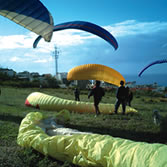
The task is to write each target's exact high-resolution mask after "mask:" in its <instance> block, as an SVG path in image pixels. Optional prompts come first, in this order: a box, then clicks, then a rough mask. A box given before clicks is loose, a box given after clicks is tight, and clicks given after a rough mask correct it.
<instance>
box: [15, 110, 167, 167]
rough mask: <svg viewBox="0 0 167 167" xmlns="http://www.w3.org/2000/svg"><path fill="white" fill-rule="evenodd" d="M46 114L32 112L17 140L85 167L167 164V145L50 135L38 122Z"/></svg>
mask: <svg viewBox="0 0 167 167" xmlns="http://www.w3.org/2000/svg"><path fill="white" fill-rule="evenodd" d="M42 119H43V115H42V113H40V112H30V113H28V114H27V116H26V117H25V118H24V119H23V120H22V122H21V124H20V127H19V133H18V136H17V143H18V144H19V145H20V146H21V147H31V148H33V149H35V150H37V151H39V152H40V153H42V154H44V155H49V156H51V157H53V158H55V159H57V160H60V161H69V162H71V163H73V164H76V165H79V166H82V167H89V166H94V167H134V166H135V167H166V166H167V158H166V155H167V146H166V145H164V144H148V143H145V142H134V141H131V140H126V139H121V138H114V137H112V136H108V135H100V134H79V135H78V134H75V135H68V136H67V135H56V136H48V135H47V134H45V132H44V131H43V130H42V129H41V128H40V127H39V126H38V125H37V124H38V123H39V121H40V120H42Z"/></svg>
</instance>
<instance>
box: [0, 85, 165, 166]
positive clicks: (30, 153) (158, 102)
mask: <svg viewBox="0 0 167 167" xmlns="http://www.w3.org/2000/svg"><path fill="white" fill-rule="evenodd" d="M1 90H2V94H1V96H0V167H5V166H6V167H7V166H9V167H16V166H17V167H20V166H24V167H30V166H31V167H33V166H34V167H37V166H40V167H46V166H47V167H53V166H55V167H59V166H62V167H74V165H72V164H70V163H68V162H59V161H56V160H55V159H52V158H50V157H45V156H43V155H41V154H40V153H38V152H36V151H34V150H32V149H24V148H21V147H20V146H18V145H17V135H18V129H19V125H20V123H21V121H22V119H23V118H24V117H25V116H26V114H27V113H29V112H35V111H39V110H36V109H33V108H28V107H26V106H25V105H24V102H25V99H26V97H27V96H28V95H29V94H30V93H32V92H35V91H39V89H38V88H36V89H35V88H33V89H30V88H24V89H23V88H11V87H2V88H1ZM41 92H43V93H46V94H49V95H53V96H58V97H61V98H65V99H74V96H73V91H72V90H71V89H42V90H41ZM87 94H88V91H86V90H85V91H81V96H80V98H81V100H82V101H93V99H92V98H91V99H89V100H88V98H87ZM102 102H103V103H115V92H106V95H105V97H104V98H103V100H102ZM132 107H134V108H135V109H137V110H138V113H137V114H134V115H114V114H113V115H102V114H101V115H99V116H98V117H96V118H95V117H94V116H95V115H94V114H86V113H85V114H79V113H71V120H70V122H68V123H67V124H66V126H67V127H70V128H75V129H78V130H80V131H90V132H94V133H100V134H108V135H111V136H114V137H121V138H125V139H131V140H134V141H144V142H149V143H163V144H167V132H166V128H167V119H166V116H167V99H166V98H163V97H160V96H156V95H155V96H154V95H153V94H151V95H141V94H135V95H134V100H133V101H132ZM154 109H157V110H158V111H159V112H160V114H161V116H162V117H163V120H162V124H161V126H157V125H155V124H154V123H153V118H152V111H153V110H154ZM41 112H43V113H47V114H48V116H50V115H52V114H53V112H49V111H41Z"/></svg>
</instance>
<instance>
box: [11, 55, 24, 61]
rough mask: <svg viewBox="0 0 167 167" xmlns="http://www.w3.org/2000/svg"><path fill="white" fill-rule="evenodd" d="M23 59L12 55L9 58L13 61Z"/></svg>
mask: <svg viewBox="0 0 167 167" xmlns="http://www.w3.org/2000/svg"><path fill="white" fill-rule="evenodd" d="M20 60H21V59H20V58H19V57H16V56H14V57H12V58H11V59H9V61H12V62H16V61H20Z"/></svg>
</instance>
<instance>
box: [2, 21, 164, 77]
mask: <svg viewBox="0 0 167 167" xmlns="http://www.w3.org/2000/svg"><path fill="white" fill-rule="evenodd" d="M104 28H106V29H107V30H108V31H110V32H111V33H112V34H113V36H114V37H115V38H116V39H117V41H118V44H119V48H118V50H116V51H115V50H114V49H113V47H112V46H111V45H110V44H108V43H107V42H106V41H104V40H103V39H101V38H99V37H97V36H96V35H93V34H91V33H87V32H84V31H79V30H64V31H60V32H54V33H53V38H52V40H51V42H49V43H48V42H45V41H44V40H43V39H42V40H41V41H40V42H39V44H38V47H37V48H36V49H33V48H32V44H33V42H34V40H35V39H36V37H37V35H35V34H34V33H28V34H25V35H11V36H0V50H1V54H0V58H1V63H3V64H8V60H10V61H11V62H15V63H14V64H13V65H12V67H13V66H17V63H18V64H19V63H20V62H22V63H20V64H19V70H20V71H23V70H24V69H25V67H26V69H29V70H30V71H31V70H35V69H37V70H38V71H39V72H44V73H54V59H53V57H52V56H53V51H54V46H55V45H56V46H57V47H58V49H59V50H60V55H59V59H58V69H59V71H60V72H67V71H68V70H70V69H71V68H73V67H74V66H77V65H81V64H88V63H97V64H104V65H107V66H110V67H112V68H114V69H116V70H117V71H119V72H121V73H123V74H124V73H125V74H130V73H133V74H135V75H137V73H138V72H139V71H140V70H141V69H142V68H143V67H144V66H145V65H146V64H148V63H150V62H151V61H152V60H153V61H154V60H156V59H164V58H166V57H167V54H166V53H167V52H166V51H167V22H158V21H157V22H139V21H136V20H127V21H124V22H121V23H116V24H113V25H106V26H104ZM4 55H5V56H4ZM3 64H1V65H2V66H3ZM37 64H38V67H37ZM17 70H18V67H17ZM37 70H36V71H37ZM154 72H156V70H155V71H154ZM159 72H160V71H159ZM163 72H166V71H163Z"/></svg>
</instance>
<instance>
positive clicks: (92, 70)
mask: <svg viewBox="0 0 167 167" xmlns="http://www.w3.org/2000/svg"><path fill="white" fill-rule="evenodd" d="M67 80H99V81H104V82H107V83H110V84H113V85H116V86H119V85H120V81H121V80H122V81H124V82H125V79H124V77H123V76H122V75H121V74H120V73H119V72H118V71H116V70H114V69H112V68H110V67H107V66H104V65H100V64H85V65H80V66H77V67H74V68H72V69H71V70H70V71H69V72H68V75H67Z"/></svg>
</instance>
